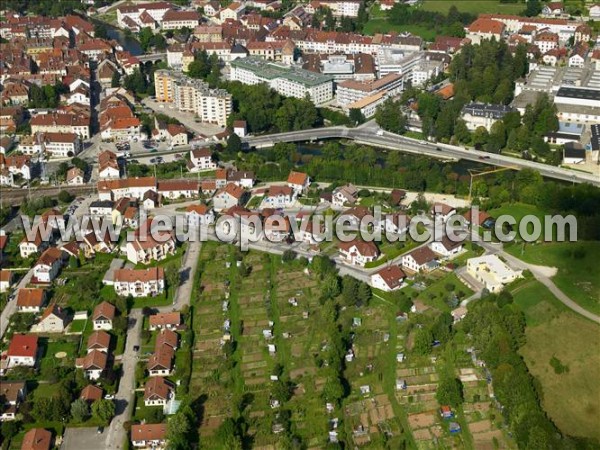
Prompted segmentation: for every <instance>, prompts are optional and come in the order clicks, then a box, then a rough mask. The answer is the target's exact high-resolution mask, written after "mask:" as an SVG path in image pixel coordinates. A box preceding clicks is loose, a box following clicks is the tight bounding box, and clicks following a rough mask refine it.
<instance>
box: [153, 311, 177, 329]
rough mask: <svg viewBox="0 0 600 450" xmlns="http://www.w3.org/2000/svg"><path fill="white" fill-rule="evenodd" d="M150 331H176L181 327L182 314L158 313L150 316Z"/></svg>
mask: <svg viewBox="0 0 600 450" xmlns="http://www.w3.org/2000/svg"><path fill="white" fill-rule="evenodd" d="M149 324H150V331H154V330H162V329H163V328H166V329H169V330H175V329H177V328H178V327H179V325H181V313H179V312H172V313H158V314H153V315H151V316H150V319H149Z"/></svg>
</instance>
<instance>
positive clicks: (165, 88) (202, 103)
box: [154, 70, 232, 126]
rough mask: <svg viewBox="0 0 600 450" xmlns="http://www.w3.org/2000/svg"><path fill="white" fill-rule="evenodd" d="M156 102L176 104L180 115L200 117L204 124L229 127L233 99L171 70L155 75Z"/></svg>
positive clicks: (222, 92)
mask: <svg viewBox="0 0 600 450" xmlns="http://www.w3.org/2000/svg"><path fill="white" fill-rule="evenodd" d="M154 85H155V88H156V100H157V101H159V102H167V103H174V104H175V107H176V108H177V109H179V110H180V111H189V112H193V113H195V114H197V115H198V117H199V118H200V120H201V121H202V122H209V123H216V124H217V125H220V126H225V125H226V124H227V118H228V117H229V115H230V114H231V111H232V99H231V95H230V94H229V93H228V92H227V91H225V90H223V89H210V88H209V86H208V84H207V83H205V82H203V81H201V80H196V79H192V78H189V77H187V76H185V75H183V74H180V73H176V72H173V71H170V70H157V71H156V72H154Z"/></svg>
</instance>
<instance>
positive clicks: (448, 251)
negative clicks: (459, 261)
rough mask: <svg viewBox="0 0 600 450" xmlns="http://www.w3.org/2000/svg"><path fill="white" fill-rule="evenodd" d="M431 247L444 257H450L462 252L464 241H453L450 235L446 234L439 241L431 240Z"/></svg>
mask: <svg viewBox="0 0 600 450" xmlns="http://www.w3.org/2000/svg"><path fill="white" fill-rule="evenodd" d="M429 248H430V249H431V250H433V251H434V252H435V253H437V254H438V255H440V256H442V257H444V258H450V257H453V256H456V255H457V254H459V253H460V252H462V249H463V242H462V240H459V241H453V240H452V239H450V238H449V237H448V236H444V237H442V239H441V240H439V241H433V242H431V243H430V244H429Z"/></svg>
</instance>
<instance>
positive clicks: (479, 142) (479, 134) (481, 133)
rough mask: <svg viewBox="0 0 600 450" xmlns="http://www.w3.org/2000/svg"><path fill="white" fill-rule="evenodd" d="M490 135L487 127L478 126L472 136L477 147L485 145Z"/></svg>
mask: <svg viewBox="0 0 600 450" xmlns="http://www.w3.org/2000/svg"><path fill="white" fill-rule="evenodd" d="M488 136H489V134H488V131H487V130H486V129H485V127H477V129H476V130H475V131H474V132H473V137H472V141H473V145H474V146H475V148H481V147H483V146H484V145H485V144H486V143H487V140H488Z"/></svg>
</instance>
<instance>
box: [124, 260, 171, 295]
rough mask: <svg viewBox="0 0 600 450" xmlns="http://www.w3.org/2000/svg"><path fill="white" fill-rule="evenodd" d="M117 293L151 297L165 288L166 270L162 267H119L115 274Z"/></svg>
mask: <svg viewBox="0 0 600 450" xmlns="http://www.w3.org/2000/svg"><path fill="white" fill-rule="evenodd" d="M114 288H115V292H116V293H117V295H120V296H122V297H127V296H128V295H131V296H132V297H150V296H155V295H159V294H161V293H163V292H164V290H165V271H164V269H163V268H162V267H153V268H150V269H118V270H116V271H115V275H114Z"/></svg>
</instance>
